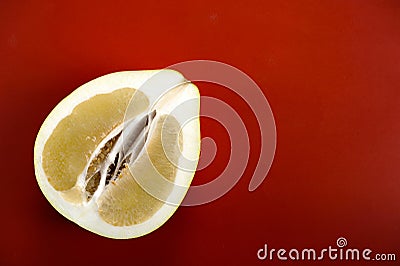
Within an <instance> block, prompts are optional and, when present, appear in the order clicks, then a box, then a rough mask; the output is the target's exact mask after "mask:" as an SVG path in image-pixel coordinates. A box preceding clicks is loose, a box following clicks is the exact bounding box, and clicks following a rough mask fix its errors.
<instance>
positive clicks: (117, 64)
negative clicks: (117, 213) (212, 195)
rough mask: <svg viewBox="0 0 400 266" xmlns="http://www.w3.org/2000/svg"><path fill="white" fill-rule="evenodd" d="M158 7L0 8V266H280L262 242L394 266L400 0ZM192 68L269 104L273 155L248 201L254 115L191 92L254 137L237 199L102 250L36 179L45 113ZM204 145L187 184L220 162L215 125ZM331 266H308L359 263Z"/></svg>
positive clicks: (220, 133)
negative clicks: (214, 70) (218, 66)
mask: <svg viewBox="0 0 400 266" xmlns="http://www.w3.org/2000/svg"><path fill="white" fill-rule="evenodd" d="M156 2H157V1H136V2H135V1H129V2H128V1H127V2H123V1H117V0H115V1H110V2H108V3H106V2H100V1H92V2H91V3H89V2H84V3H82V2H81V1H63V2H61V1H58V2H56V1H54V2H52V1H1V2H0V22H1V23H0V60H1V64H0V87H1V91H0V97H1V105H0V108H1V112H0V114H1V121H2V130H1V139H2V145H1V146H2V152H1V158H0V159H1V160H0V161H1V164H2V169H3V181H2V189H1V203H2V208H1V213H2V215H1V222H0V228H1V229H0V230H1V248H0V264H1V265H13V264H39V263H42V264H43V265H50V264H57V265H59V264H65V265H70V264H86V265H92V264H93V263H99V264H104V265H105V264H109V265H110V264H111V263H113V264H117V263H127V265H142V264H149V265H156V264H171V265H204V264H208V265H217V264H224V265H247V264H260V265H262V264H264V265H266V264H268V265H272V263H273V265H289V264H291V263H290V262H281V263H277V262H276V261H275V262H268V261H264V262H260V261H258V260H257V257H256V252H257V250H258V249H259V248H261V247H262V246H263V245H264V243H267V244H268V245H269V246H270V247H274V248H280V247H283V248H287V249H290V248H298V249H301V248H306V247H313V248H316V249H318V248H324V247H327V246H329V245H332V246H335V245H336V244H335V242H336V239H337V238H338V237H340V236H343V237H346V238H347V240H348V242H349V247H354V248H355V247H358V248H366V247H368V248H370V249H372V250H373V251H374V252H381V253H385V252H386V253H397V259H398V261H399V260H400V253H399V247H400V229H399V225H400V212H399V207H400V200H399V199H400V178H399V173H400V170H399V163H400V138H399V135H400V123H399V118H400V2H399V1H397V0H392V1H390V0H387V1H347V0H346V1H341V0H338V1H253V0H248V1H241V2H236V1H209V0H206V1H164V2H160V3H156ZM192 59H212V60H218V61H222V62H225V63H228V64H231V65H233V66H235V67H237V68H239V69H241V70H243V71H244V72H245V73H247V74H248V75H249V76H250V77H252V78H253V79H254V80H255V81H256V82H257V83H258V84H259V86H260V87H261V88H262V90H263V92H264V94H265V95H266V96H267V98H268V100H269V103H270V105H271V107H272V110H273V112H274V115H275V119H276V125H277V133H278V144H277V151H276V157H275V160H274V163H273V166H272V168H271V171H270V172H269V174H268V177H267V179H266V180H265V181H264V183H263V184H262V185H261V186H260V188H258V189H257V190H256V191H255V192H252V193H250V192H248V190H247V188H248V184H249V181H250V178H251V176H252V173H253V171H254V168H255V166H256V162H257V159H258V152H259V150H260V149H259V146H258V144H259V138H258V137H259V134H258V130H257V127H256V126H257V124H256V120H255V118H254V115H251V112H250V109H249V108H248V106H246V105H245V104H244V103H243V101H241V100H240V99H239V98H238V97H236V96H235V95H233V94H230V93H227V92H226V91H224V90H220V89H219V90H215V88H214V87H213V86H212V85H208V84H203V83H201V84H198V85H199V88H200V91H201V93H202V95H212V96H215V97H218V98H220V99H223V100H225V101H227V102H228V103H230V104H231V105H232V106H234V107H235V108H236V110H237V111H238V112H239V113H240V114H241V116H242V117H244V118H246V126H247V127H248V128H250V129H252V128H253V129H254V130H250V131H254V134H253V135H252V136H250V137H251V148H252V153H251V157H250V162H249V165H248V168H247V169H246V172H245V175H244V176H243V177H242V178H241V180H240V182H239V183H238V184H237V185H236V186H235V187H234V189H233V190H231V191H230V192H229V193H228V194H227V195H225V196H224V197H222V198H221V199H219V200H217V201H214V202H212V203H210V204H207V205H203V206H198V207H182V208H180V209H179V210H178V211H177V213H176V214H175V215H174V216H173V217H172V218H171V219H170V220H169V221H168V222H167V223H166V224H165V225H164V226H162V227H161V228H160V229H158V230H156V231H155V232H153V233H151V234H149V235H147V236H145V237H141V238H139V239H133V240H127V241H117V240H111V239H106V238H103V237H100V236H97V235H95V234H92V233H90V232H88V231H85V230H84V229H81V228H80V227H78V226H76V225H75V224H73V223H71V222H69V221H67V220H66V219H64V218H63V217H62V216H61V215H60V214H58V213H57V211H55V210H54V209H53V208H52V207H51V205H50V204H49V203H48V202H47V200H46V199H45V198H44V196H43V195H42V193H41V191H40V190H39V187H38V185H37V183H36V180H35V176H34V169H33V145H34V140H35V137H36V134H37V132H38V130H39V127H40V125H41V123H42V122H43V120H44V119H45V117H46V116H47V114H48V113H49V112H50V111H51V110H52V108H53V107H54V106H55V105H56V104H57V103H58V102H59V101H60V100H61V99H62V98H64V97H65V96H66V95H68V94H69V93H70V92H71V91H72V90H74V89H75V88H76V87H78V86H79V85H81V84H83V83H85V82H87V81H89V80H91V79H93V78H95V77H98V76H101V75H103V74H106V73H110V72H115V71H120V70H141V69H157V68H162V67H166V66H169V65H171V64H174V63H178V62H181V61H184V60H192ZM202 134H203V135H204V136H214V138H215V140H216V142H217V144H218V154H217V158H216V160H215V161H214V163H213V165H211V166H210V168H208V169H205V170H203V171H200V172H198V174H197V175H196V176H195V182H196V184H200V183H205V182H207V181H208V180H210V179H212V177H213V176H216V174H218V173H219V172H220V171H221V169H223V167H224V165H225V163H226V162H227V159H228V156H227V153H229V145H226V143H225V141H226V140H225V138H226V136H227V135H226V132H225V131H224V130H223V129H222V127H218V126H215V125H214V122H212V121H211V120H207V119H203V124H202ZM398 261H397V263H398ZM336 263H337V264H335V263H332V262H330V261H328V260H326V261H324V262H319V263H314V264H318V265H325V264H326V265H339V264H340V265H347V264H348V265H354V264H356V263H353V262H349V263H347V264H346V263H345V262H336ZM300 264H301V265H309V262H303V263H299V265H300ZM375 264H377V265H378V264H379V265H394V264H395V263H373V262H370V263H369V264H368V265H375Z"/></svg>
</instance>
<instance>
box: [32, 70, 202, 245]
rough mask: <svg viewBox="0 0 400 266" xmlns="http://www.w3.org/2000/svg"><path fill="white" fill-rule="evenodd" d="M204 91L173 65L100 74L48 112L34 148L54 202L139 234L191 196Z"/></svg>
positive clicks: (96, 227) (115, 233)
mask: <svg viewBox="0 0 400 266" xmlns="http://www.w3.org/2000/svg"><path fill="white" fill-rule="evenodd" d="M199 100H200V96H199V92H198V89H197V87H196V86H195V85H193V84H192V83H190V82H189V81H187V80H185V78H184V77H183V76H182V75H181V74H180V73H178V72H176V71H172V70H155V71H126V72H117V73H112V74H108V75H105V76H102V77H99V78H97V79H94V80H92V81H90V82H88V83H86V84H84V85H82V86H81V87H79V88H78V89H76V90H75V91H74V92H72V93H71V94H70V95H69V96H68V97H66V98H65V99H64V100H62V101H61V102H60V103H59V104H58V105H57V106H56V107H55V108H54V109H53V111H52V112H51V113H50V114H49V115H48V117H47V118H46V120H45V121H44V123H43V125H42V127H41V128H40V131H39V133H38V135H37V138H36V142H35V147H34V164H35V173H36V179H37V181H38V183H39V186H40V188H41V190H42V192H43V194H44V195H45V196H46V198H47V199H48V201H49V202H50V203H51V204H52V205H53V207H54V208H55V209H57V210H58V211H59V212H60V213H61V214H62V215H64V216H65V217H66V218H68V219H69V220H71V221H73V222H75V223H77V224H78V225H80V226H81V227H83V228H85V229H87V230H89V231H92V232H94V233H97V234H99V235H102V236H106V237H111V238H134V237H139V236H142V235H145V234H147V233H150V232H152V231H154V230H155V229H157V228H158V227H160V226H161V225H162V224H163V223H165V222H166V221H167V220H168V219H169V218H170V217H171V215H172V214H173V213H174V212H175V210H176V209H177V207H178V206H179V204H180V203H181V201H182V200H183V198H184V196H185V194H186V192H187V190H188V188H189V186H190V183H191V181H192V178H193V176H194V173H195V169H196V166H197V162H198V157H199V151H200V125H199Z"/></svg>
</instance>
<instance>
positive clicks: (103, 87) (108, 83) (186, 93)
mask: <svg viewBox="0 0 400 266" xmlns="http://www.w3.org/2000/svg"><path fill="white" fill-rule="evenodd" d="M156 74H157V75H158V77H159V79H160V81H163V84H159V86H158V85H157V84H154V86H151V88H150V87H149V86H142V85H143V84H145V82H146V81H147V80H148V79H149V78H151V77H152V76H154V75H156ZM183 82H185V79H184V77H183V76H182V75H181V74H180V73H178V72H176V71H171V70H161V71H160V70H155V71H125V72H117V73H112V74H108V75H105V76H102V77H99V78H97V79H95V80H92V81H90V82H88V83H86V84H84V85H82V86H81V87H79V88H78V89H76V90H75V91H74V92H72V93H71V94H70V95H69V96H68V97H66V98H65V99H64V100H62V101H61V102H60V103H59V104H58V105H57V106H56V107H55V108H54V109H53V111H52V112H51V113H50V114H49V116H48V117H47V118H46V120H45V122H44V123H43V125H42V127H41V129H40V131H39V133H38V136H37V139H36V142H35V148H34V163H35V174H36V178H37V181H38V184H39V186H40V188H41V190H42V192H43V194H44V195H45V196H46V198H47V199H48V201H49V202H50V203H51V204H52V205H53V207H54V208H55V209H57V210H58V211H59V212H60V213H61V214H62V215H64V216H65V217H66V218H68V219H70V220H71V221H73V222H75V223H77V224H79V225H80V226H82V227H83V228H85V229H87V230H89V231H92V232H95V233H97V234H100V235H103V236H106V237H111V238H133V237H139V236H142V235H144V234H147V233H149V232H151V231H153V230H155V229H157V228H158V227H160V226H161V225H162V224H163V223H164V222H166V221H167V220H168V219H169V217H170V216H171V215H172V214H173V213H174V212H175V210H176V209H177V207H178V206H177V205H170V204H164V205H163V206H162V207H161V208H160V209H159V210H158V211H157V212H156V213H155V214H154V215H153V216H152V217H151V218H150V219H148V220H147V221H145V222H143V223H141V224H137V225H132V226H113V225H111V224H108V223H106V222H105V221H104V220H103V219H102V218H101V217H100V215H99V214H98V212H97V203H96V201H97V200H98V198H99V196H100V195H101V193H102V191H103V189H104V187H100V186H99V189H98V190H97V191H96V193H95V194H94V196H93V197H92V199H91V200H90V201H89V202H87V203H83V204H79V205H76V204H73V203H70V202H68V201H66V200H64V199H63V197H62V196H61V194H60V192H59V191H56V190H55V189H54V188H53V187H52V186H51V185H50V183H49V182H48V179H47V176H46V174H45V172H44V170H43V167H42V153H43V149H44V145H45V143H46V141H47V139H48V138H49V136H50V135H51V133H52V132H53V130H54V128H55V127H56V126H57V124H58V123H59V122H60V121H61V120H62V119H63V118H64V117H66V116H67V115H69V114H70V113H71V112H72V110H73V109H74V108H75V107H76V106H77V105H78V104H80V103H81V102H84V101H85V100H88V99H89V98H91V97H93V96H95V95H97V94H102V93H109V92H112V91H114V90H116V89H120V88H125V87H130V88H134V89H138V90H141V91H143V92H144V93H145V95H146V96H147V97H148V99H149V102H150V106H149V110H150V109H151V108H152V107H153V105H154V104H155V103H156V101H157V99H158V98H159V97H160V96H161V95H163V94H164V93H165V92H166V91H168V90H169V89H170V88H171V87H173V85H177V84H181V83H183ZM166 84H169V85H166ZM181 87H182V89H181V90H180V93H179V95H177V98H176V99H175V100H176V103H175V104H179V103H180V102H182V101H185V100H188V99H195V100H196V101H195V102H196V103H197V104H196V105H195V106H193V108H191V112H193V113H192V115H193V116H196V117H197V119H195V120H192V121H191V122H190V123H187V121H186V118H187V115H188V114H182V115H179V114H174V117H175V118H176V119H177V121H178V122H179V123H180V125H181V127H183V126H184V127H183V128H182V132H183V135H184V138H183V141H184V142H183V145H182V148H183V150H182V154H183V155H184V156H185V157H188V158H190V159H193V158H195V159H196V161H197V159H198V156H199V151H200V133H199V132H200V131H199V120H198V114H199V94H198V90H197V88H196V86H194V85H193V84H191V83H186V84H185V85H182V86H181ZM172 105H174V103H172ZM170 108H171V106H169V107H168V108H165V110H163V108H161V109H157V112H159V113H160V114H162V113H168V112H169V109H170ZM149 110H146V111H145V112H148V111H149ZM117 132H118V129H115V130H114V131H113V132H112V133H110V134H109V136H108V137H106V138H105V139H104V140H103V141H102V143H101V144H100V145H99V146H98V148H97V150H96V151H95V152H94V153H93V154H92V155H91V158H90V160H89V161H91V160H92V159H93V157H94V156H96V153H98V152H99V149H100V147H102V146H103V144H104V143H105V142H106V141H107V140H108V139H110V137H112V136H113V135H115V134H117ZM150 134H151V133H150ZM182 157H183V156H182ZM180 159H181V158H180ZM194 171H195V169H189V171H188V170H187V169H186V170H185V171H183V170H180V169H178V170H177V174H176V178H175V183H176V184H179V185H181V186H184V187H187V188H188V187H189V185H190V183H191V181H192V178H193V175H194ZM85 176H86V172H85V171H84V172H82V174H81V175H80V176H79V177H78V181H77V183H76V186H78V187H80V188H82V189H84V185H85ZM186 192H187V189H186V190H185V191H182V189H181V188H180V189H176V190H175V189H174V190H173V191H172V192H171V195H170V197H173V198H174V202H177V201H176V199H179V200H178V202H181V201H182V200H183V197H184V196H185V194H186Z"/></svg>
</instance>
